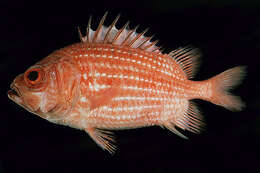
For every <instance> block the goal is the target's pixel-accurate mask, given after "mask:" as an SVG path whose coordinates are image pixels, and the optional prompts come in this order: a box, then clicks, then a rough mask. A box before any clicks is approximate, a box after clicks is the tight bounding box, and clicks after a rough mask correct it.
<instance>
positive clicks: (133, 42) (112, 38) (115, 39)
mask: <svg viewBox="0 0 260 173" xmlns="http://www.w3.org/2000/svg"><path fill="white" fill-rule="evenodd" d="M106 16H107V12H106V13H105V14H104V16H103V17H102V19H101V21H100V23H99V25H98V28H97V29H96V30H92V29H91V20H92V17H91V16H90V18H89V21H88V26H87V29H86V36H82V34H81V32H80V31H79V35H80V40H81V41H82V42H84V43H111V44H115V45H126V46H129V47H131V48H137V49H142V50H146V51H148V52H153V51H159V48H158V46H156V43H157V41H151V38H150V37H146V36H144V34H145V32H146V31H147V29H146V30H144V31H143V32H141V33H137V31H136V29H137V27H135V28H134V29H129V28H128V25H129V22H127V23H126V24H125V25H124V26H123V27H122V28H121V29H119V30H118V29H117V28H116V26H115V25H116V23H117V21H118V20H119V17H120V16H119V15H118V16H117V17H116V18H115V20H114V21H113V22H112V24H111V25H110V26H108V27H106V26H104V21H105V19H106ZM140 45H142V46H140Z"/></svg>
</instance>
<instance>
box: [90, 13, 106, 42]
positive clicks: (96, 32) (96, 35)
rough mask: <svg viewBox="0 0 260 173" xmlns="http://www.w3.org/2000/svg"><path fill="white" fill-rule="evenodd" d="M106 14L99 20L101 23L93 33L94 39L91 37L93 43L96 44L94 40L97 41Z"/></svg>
mask: <svg viewBox="0 0 260 173" xmlns="http://www.w3.org/2000/svg"><path fill="white" fill-rule="evenodd" d="M107 13H108V12H105V14H104V16H103V17H102V19H101V21H100V23H99V25H98V28H97V30H96V31H95V34H94V37H93V40H92V42H93V43H95V42H96V39H97V37H98V34H99V32H100V30H101V28H102V26H103V24H104V21H105V19H106V16H107Z"/></svg>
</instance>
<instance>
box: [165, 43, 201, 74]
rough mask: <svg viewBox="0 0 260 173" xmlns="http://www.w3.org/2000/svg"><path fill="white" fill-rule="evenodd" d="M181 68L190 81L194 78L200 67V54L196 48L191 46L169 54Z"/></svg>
mask: <svg viewBox="0 0 260 173" xmlns="http://www.w3.org/2000/svg"><path fill="white" fill-rule="evenodd" d="M168 55H169V56H171V57H173V58H174V59H175V61H176V62H177V63H178V64H179V65H180V66H181V68H182V70H183V71H184V72H185V74H186V75H187V77H188V79H191V78H193V77H194V75H195V73H196V71H197V69H198V67H199V57H200V55H201V54H200V52H199V50H198V49H196V48H192V47H190V46H187V47H184V48H178V49H176V50H174V51H172V52H170V53H169V54H168Z"/></svg>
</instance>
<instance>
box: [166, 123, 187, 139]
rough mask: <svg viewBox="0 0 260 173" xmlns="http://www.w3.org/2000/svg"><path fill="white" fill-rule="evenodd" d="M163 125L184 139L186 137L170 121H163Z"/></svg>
mask: <svg viewBox="0 0 260 173" xmlns="http://www.w3.org/2000/svg"><path fill="white" fill-rule="evenodd" d="M164 127H166V128H167V129H168V130H170V131H171V132H173V133H175V134H176V135H178V136H180V137H182V138H184V139H188V137H186V136H185V135H183V134H182V133H181V132H179V131H178V130H177V129H176V128H175V125H174V124H172V123H165V124H164Z"/></svg>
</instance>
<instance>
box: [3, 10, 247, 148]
mask: <svg viewBox="0 0 260 173" xmlns="http://www.w3.org/2000/svg"><path fill="white" fill-rule="evenodd" d="M106 15H107V13H105V15H104V16H103V18H102V19H101V22H100V23H99V26H98V28H97V29H96V30H95V31H94V30H92V29H91V18H90V20H89V23H88V27H87V30H86V36H82V34H81V32H80V31H79V34H80V39H81V42H79V43H75V44H72V45H69V46H67V47H65V48H62V49H59V50H57V51H54V52H53V53H51V54H50V55H48V56H47V57H46V58H44V59H42V60H41V61H39V62H38V63H36V64H35V65H33V66H31V67H29V68H28V69H27V70H26V72H25V73H23V74H20V75H18V76H17V77H16V78H15V79H14V81H13V82H12V84H11V90H9V91H8V96H9V98H10V99H11V100H13V101H14V102H15V103H17V104H18V105H20V106H22V107H23V108H25V109H26V110H28V111H29V112H31V113H34V114H36V115H38V116H40V117H42V118H44V119H46V120H48V121H51V122H54V123H58V124H63V125H68V126H70V127H74V128H77V129H82V130H85V131H86V132H87V133H88V134H89V136H90V137H91V138H92V139H93V140H94V141H95V142H96V143H97V144H98V145H99V146H100V147H101V148H103V149H105V150H108V151H109V152H111V153H113V152H114V151H115V149H116V146H115V144H114V143H115V141H114V138H113V133H112V132H111V130H121V129H131V128H140V127H145V126H154V125H156V126H160V127H164V128H167V129H169V130H170V131H172V132H173V133H175V134H177V135H179V136H181V137H183V138H186V136H184V135H183V134H181V133H180V132H179V131H177V129H176V127H178V128H180V129H182V130H188V131H191V132H194V133H199V132H200V131H201V129H202V127H203V125H204V121H203V118H202V116H201V114H200V113H199V111H198V109H197V106H196V105H195V104H194V102H192V101H191V100H192V99H203V100H207V101H209V102H212V103H214V104H217V105H220V106H223V107H225V108H227V109H229V110H232V111H239V110H241V109H242V108H243V107H244V103H243V102H242V101H241V99H240V98H239V97H238V96H233V95H231V94H230V93H229V92H228V91H229V89H232V88H234V87H235V86H237V85H238V84H239V83H240V82H241V80H242V79H243V77H244V76H245V67H244V66H238V67H234V68H232V69H229V70H227V71H224V72H222V73H221V74H219V75H217V76H215V77H213V78H210V79H208V80H204V81H192V80H191V79H192V78H193V76H194V74H195V72H196V70H197V69H198V60H199V57H200V53H199V51H198V50H197V49H194V48H192V47H184V48H179V49H177V50H174V51H172V52H170V53H168V54H164V53H163V52H162V51H161V50H160V48H159V47H157V46H156V43H157V41H151V37H146V36H144V34H145V32H146V31H147V30H145V31H144V32H142V33H137V32H136V28H134V29H130V28H129V26H128V24H129V23H128V22H127V23H126V24H125V25H124V26H123V27H122V28H121V29H116V27H115V25H116V23H117V21H118V19H119V16H118V17H117V18H116V19H115V20H114V21H113V23H112V24H111V25H110V26H108V27H107V26H104V25H103V23H104V20H105V18H106Z"/></svg>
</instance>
